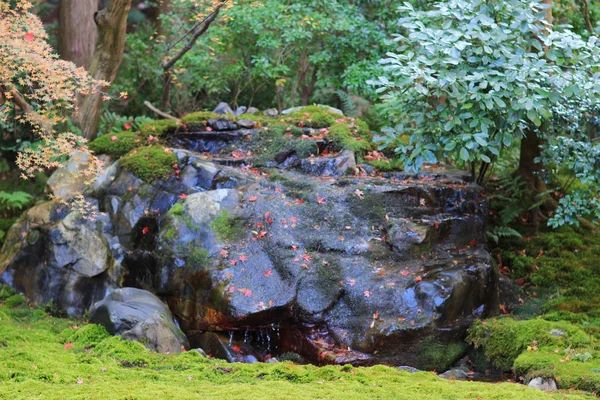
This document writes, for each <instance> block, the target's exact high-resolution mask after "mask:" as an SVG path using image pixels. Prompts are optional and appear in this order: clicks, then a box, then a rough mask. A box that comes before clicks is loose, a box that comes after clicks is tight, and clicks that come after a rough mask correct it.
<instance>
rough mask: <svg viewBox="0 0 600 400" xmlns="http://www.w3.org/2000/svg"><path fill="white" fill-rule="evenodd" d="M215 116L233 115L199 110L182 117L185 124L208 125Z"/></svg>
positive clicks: (228, 117)
mask: <svg viewBox="0 0 600 400" xmlns="http://www.w3.org/2000/svg"><path fill="white" fill-rule="evenodd" d="M213 118H226V119H232V118H233V117H232V116H231V115H229V114H224V115H219V114H215V113H214V112H210V111H198V112H193V113H191V114H188V115H186V116H185V117H183V118H181V122H183V123H184V124H189V123H204V124H205V125H206V123H207V122H208V120H209V119H213Z"/></svg>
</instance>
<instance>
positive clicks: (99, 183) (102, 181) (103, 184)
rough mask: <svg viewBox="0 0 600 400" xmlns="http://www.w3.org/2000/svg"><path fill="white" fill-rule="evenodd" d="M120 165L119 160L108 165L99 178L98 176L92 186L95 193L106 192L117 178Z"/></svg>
mask: <svg viewBox="0 0 600 400" xmlns="http://www.w3.org/2000/svg"><path fill="white" fill-rule="evenodd" d="M119 165H120V163H119V161H115V162H114V163H112V164H110V165H109V166H108V167H106V168H105V169H104V171H102V173H101V174H100V175H99V176H98V178H96V182H94V185H93V187H92V190H93V193H94V194H95V195H102V194H103V193H104V192H106V190H107V189H108V187H109V186H110V184H111V183H112V182H113V181H114V180H115V179H116V177H117V174H118V173H119Z"/></svg>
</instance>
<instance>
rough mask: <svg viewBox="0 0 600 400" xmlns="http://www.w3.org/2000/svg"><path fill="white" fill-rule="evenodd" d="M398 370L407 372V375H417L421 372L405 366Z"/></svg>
mask: <svg viewBox="0 0 600 400" xmlns="http://www.w3.org/2000/svg"><path fill="white" fill-rule="evenodd" d="M398 369H399V370H400V371H404V372H408V373H410V374H415V373H417V372H423V371H421V370H420V369H417V368H415V367H409V366H407V365H402V366H400V367H398Z"/></svg>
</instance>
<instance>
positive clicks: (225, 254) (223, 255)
mask: <svg viewBox="0 0 600 400" xmlns="http://www.w3.org/2000/svg"><path fill="white" fill-rule="evenodd" d="M220 253H221V257H225V258H227V257H228V256H229V252H228V251H227V250H225V249H223V250H221V252H220Z"/></svg>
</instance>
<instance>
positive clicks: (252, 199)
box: [248, 196, 258, 202]
mask: <svg viewBox="0 0 600 400" xmlns="http://www.w3.org/2000/svg"><path fill="white" fill-rule="evenodd" d="M256 200H258V197H256V196H251V197H248V201H251V202H254V201H256Z"/></svg>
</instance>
